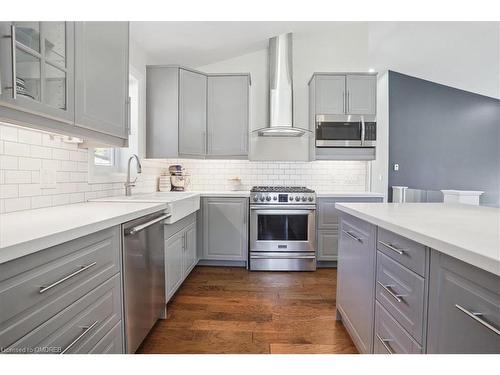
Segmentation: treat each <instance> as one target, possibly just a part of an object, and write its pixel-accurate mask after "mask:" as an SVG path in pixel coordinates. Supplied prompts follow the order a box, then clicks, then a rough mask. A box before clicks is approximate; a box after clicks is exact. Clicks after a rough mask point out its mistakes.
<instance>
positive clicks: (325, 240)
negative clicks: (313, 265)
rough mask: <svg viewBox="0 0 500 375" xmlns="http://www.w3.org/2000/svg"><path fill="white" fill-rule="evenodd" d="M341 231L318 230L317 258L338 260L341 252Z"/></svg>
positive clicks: (320, 259)
mask: <svg viewBox="0 0 500 375" xmlns="http://www.w3.org/2000/svg"><path fill="white" fill-rule="evenodd" d="M338 242H339V232H338V231H337V230H320V231H318V241H316V243H317V245H318V251H317V254H316V255H317V260H319V261H336V260H337V259H338V252H339V244H338Z"/></svg>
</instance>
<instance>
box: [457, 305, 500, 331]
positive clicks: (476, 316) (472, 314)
mask: <svg viewBox="0 0 500 375" xmlns="http://www.w3.org/2000/svg"><path fill="white" fill-rule="evenodd" d="M455 307H456V308H457V309H459V310H460V311H461V312H463V313H464V314H466V315H468V316H469V317H471V318H472V319H474V320H475V321H476V322H478V323H480V324H482V325H483V326H485V327H486V328H488V329H489V330H491V331H493V332H495V333H496V334H497V335H499V336H500V329H498V328H497V327H494V326H493V325H492V324H491V323H488V322H487V321H486V320H484V319H481V316H483V314H482V313H475V312H471V311H469V310H467V309H466V308H464V307H462V306H460V305H455Z"/></svg>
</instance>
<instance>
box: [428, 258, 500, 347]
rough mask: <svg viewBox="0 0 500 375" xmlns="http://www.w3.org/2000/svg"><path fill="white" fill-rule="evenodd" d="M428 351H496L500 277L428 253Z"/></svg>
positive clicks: (499, 336)
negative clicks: (429, 268)
mask: <svg viewBox="0 0 500 375" xmlns="http://www.w3.org/2000/svg"><path fill="white" fill-rule="evenodd" d="M429 291H430V293H429V324H428V333H427V337H428V339H427V345H428V346H427V352H428V353H442V354H445V353H449V354H452V353H465V354H474V353H478V354H480V353H483V354H486V353H496V354H500V277H499V276H496V275H494V274H491V273H489V272H486V271H483V270H481V269H478V268H476V267H473V266H471V265H469V264H466V263H464V262H461V261H459V260H457V259H454V258H451V257H449V256H446V255H444V254H440V253H438V252H436V251H434V250H433V251H432V255H431V274H430V284H429Z"/></svg>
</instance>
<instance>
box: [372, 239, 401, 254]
mask: <svg viewBox="0 0 500 375" xmlns="http://www.w3.org/2000/svg"><path fill="white" fill-rule="evenodd" d="M378 243H379V244H381V245H383V246H385V247H387V248H388V249H390V250H392V251H394V252H395V253H398V254H399V255H403V254H404V253H405V252H404V250H401V249H398V248H397V247H395V246H394V245H392V244H390V243H387V242H384V241H378Z"/></svg>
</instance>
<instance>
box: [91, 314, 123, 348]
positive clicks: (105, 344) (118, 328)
mask: <svg viewBox="0 0 500 375" xmlns="http://www.w3.org/2000/svg"><path fill="white" fill-rule="evenodd" d="M88 353H89V354H123V334H122V323H121V321H119V322H118V323H116V325H115V326H114V327H113V328H111V330H110V331H109V332H108V333H106V335H105V336H104V337H103V338H102V339H101V341H99V342H98V343H97V345H96V346H94V347H93V348H92V349H91V350H90V351H89V352H88Z"/></svg>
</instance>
